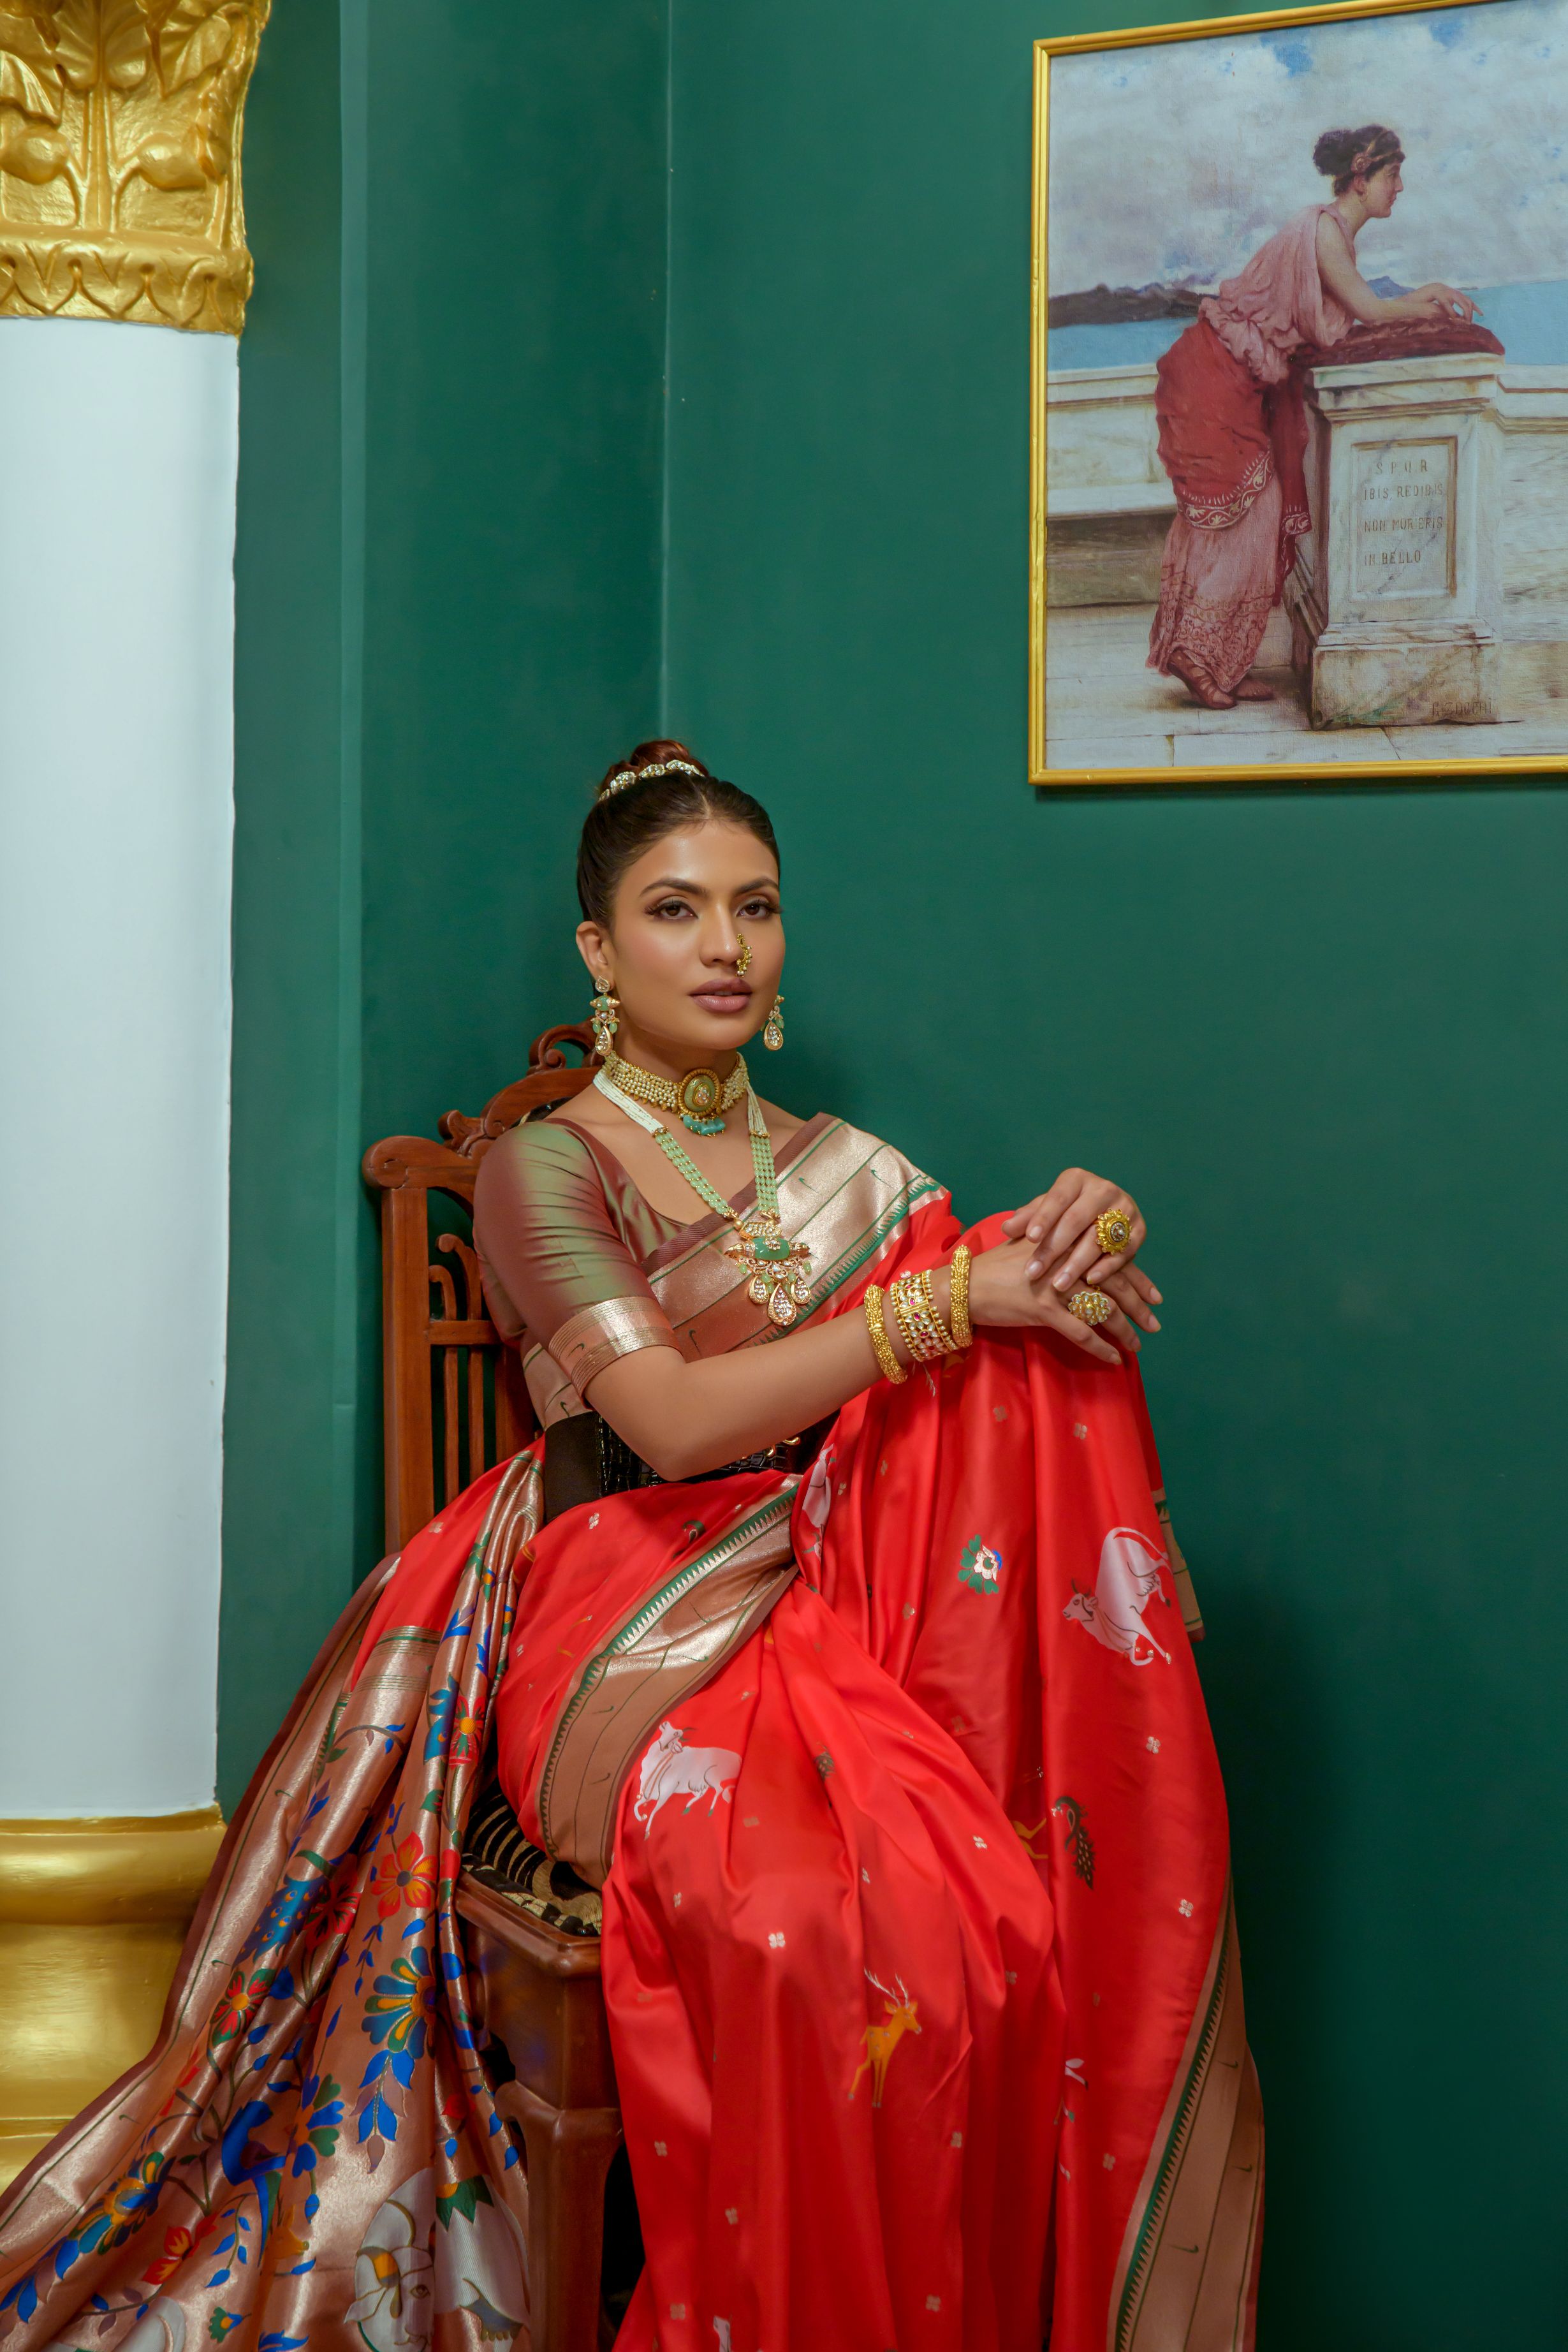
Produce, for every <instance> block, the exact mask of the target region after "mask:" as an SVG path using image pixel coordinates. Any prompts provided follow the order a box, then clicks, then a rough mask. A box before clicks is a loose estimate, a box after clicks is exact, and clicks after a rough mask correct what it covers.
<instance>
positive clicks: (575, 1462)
mask: <svg viewBox="0 0 1568 2352" xmlns="http://www.w3.org/2000/svg"><path fill="white" fill-rule="evenodd" d="M829 1426H830V1424H829V1423H827V1422H822V1423H820V1424H819V1426H818V1427H817V1428H815V1429H812V1430H808V1432H807V1433H806V1434H805V1436H804V1437H789V1438H785V1439H784V1440H783V1442H782V1443H781V1444H778V1445H769V1446H768V1447H767V1448H766V1450H765V1451H764V1452H762V1453H761V1454H743V1455H742V1456H741V1458H740V1460H739V1461H738V1462H724V1463H721V1464H720V1465H719V1467H718V1468H717V1469H716V1470H699V1471H697V1472H696V1473H695V1476H694V1477H693V1478H691V1479H689V1480H688V1479H683V1480H682V1481H681V1484H682V1485H683V1486H686V1485H693V1486H695V1485H698V1484H700V1483H701V1482H702V1481H703V1480H705V1479H708V1478H729V1477H733V1476H734V1475H735V1473H736V1472H737V1470H803V1469H804V1468H805V1467H806V1465H807V1464H808V1463H810V1462H811V1461H813V1460H814V1459H815V1457H816V1454H817V1451H818V1449H819V1447H820V1446H821V1442H822V1440H823V1438H824V1437H825V1436H826V1435H827V1433H828V1429H829ZM666 1483H668V1482H666V1481H665V1480H664V1479H663V1478H661V1477H660V1475H659V1474H658V1472H657V1471H656V1470H655V1469H653V1468H652V1466H651V1465H649V1464H648V1463H646V1462H644V1461H643V1457H642V1455H641V1454H633V1453H632V1448H631V1447H630V1446H629V1445H628V1444H627V1443H626V1441H625V1439H624V1438H623V1437H618V1436H617V1435H616V1433H615V1432H614V1430H612V1428H611V1426H610V1423H608V1422H607V1421H605V1420H604V1419H603V1418H602V1417H601V1415H600V1414H599V1413H597V1412H574V1413H572V1414H571V1415H570V1417H569V1418H568V1419H567V1420H565V1421H557V1422H552V1423H550V1426H549V1429H547V1430H546V1432H545V1517H546V1519H547V1520H548V1519H554V1518H559V1516H560V1514H561V1513H562V1511H570V1509H572V1507H574V1505H576V1504H578V1503H596V1502H600V1501H601V1500H602V1499H603V1497H604V1496H606V1495H626V1494H630V1493H631V1491H632V1488H633V1487H634V1486H664V1485H665V1484H666Z"/></svg>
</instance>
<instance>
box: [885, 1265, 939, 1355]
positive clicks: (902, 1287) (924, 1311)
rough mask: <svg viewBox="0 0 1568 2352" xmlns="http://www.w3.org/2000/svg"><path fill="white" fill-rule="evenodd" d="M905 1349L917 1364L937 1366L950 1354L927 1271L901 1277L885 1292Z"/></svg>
mask: <svg viewBox="0 0 1568 2352" xmlns="http://www.w3.org/2000/svg"><path fill="white" fill-rule="evenodd" d="M888 1297H890V1298H891V1299H892V1301H893V1311H894V1314H895V1315H896V1316H897V1318H898V1328H899V1329H900V1331H901V1332H902V1333H903V1334H904V1346H905V1347H906V1348H907V1349H909V1352H910V1354H911V1355H912V1356H913V1357H914V1359H915V1362H916V1363H917V1364H937V1363H940V1362H941V1360H942V1359H943V1357H944V1356H946V1355H948V1354H950V1353H951V1352H952V1346H953V1343H952V1341H951V1339H949V1338H948V1337H947V1332H946V1328H945V1326H944V1324H943V1321H942V1318H941V1317H940V1316H939V1315H938V1314H937V1312H936V1301H935V1299H934V1298H933V1297H932V1295H931V1276H930V1274H929V1272H923V1273H919V1274H901V1275H899V1276H898V1277H897V1278H896V1280H895V1281H894V1283H893V1285H892V1286H891V1287H890V1289H889V1291H888Z"/></svg>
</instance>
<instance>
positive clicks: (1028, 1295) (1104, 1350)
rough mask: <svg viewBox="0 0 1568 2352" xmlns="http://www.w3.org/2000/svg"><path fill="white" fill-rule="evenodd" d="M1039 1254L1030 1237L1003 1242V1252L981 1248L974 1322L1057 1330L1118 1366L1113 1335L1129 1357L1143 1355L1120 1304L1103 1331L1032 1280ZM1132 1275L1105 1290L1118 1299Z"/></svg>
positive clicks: (972, 1275) (974, 1278)
mask: <svg viewBox="0 0 1568 2352" xmlns="http://www.w3.org/2000/svg"><path fill="white" fill-rule="evenodd" d="M1035 1254H1036V1244H1034V1243H1033V1242H1031V1241H1030V1240H1029V1238H1028V1237H1027V1235H1026V1236H1025V1238H1024V1239H1023V1240H1022V1241H1017V1242H1003V1243H1002V1244H1001V1245H1000V1247H999V1248H997V1249H988V1250H982V1251H981V1253H980V1255H978V1256H977V1258H976V1259H975V1261H974V1263H973V1265H972V1266H971V1268H970V1271H969V1320H970V1321H971V1323H974V1324H976V1325H977V1326H979V1327H982V1328H983V1327H984V1326H986V1325H992V1326H995V1327H998V1328H1004V1329H1005V1328H1017V1327H1019V1325H1023V1326H1027V1327H1030V1328H1033V1329H1036V1330H1040V1329H1042V1328H1043V1329H1044V1330H1047V1331H1054V1332H1056V1333H1057V1334H1058V1335H1059V1337H1061V1339H1071V1342H1072V1344H1073V1346H1074V1347H1075V1348H1082V1350H1083V1352H1084V1354H1085V1355H1086V1356H1092V1357H1093V1359H1094V1360H1095V1362H1096V1363H1101V1364H1119V1363H1120V1362H1121V1360H1122V1358H1121V1353H1120V1351H1119V1350H1118V1349H1116V1348H1114V1347H1113V1346H1112V1344H1111V1340H1110V1339H1109V1337H1108V1336H1107V1335H1108V1334H1109V1333H1112V1332H1114V1334H1115V1336H1116V1338H1117V1339H1119V1340H1120V1341H1121V1343H1122V1347H1123V1348H1124V1349H1126V1351H1127V1353H1128V1354H1129V1355H1133V1356H1135V1355H1136V1354H1137V1352H1138V1335H1137V1333H1136V1332H1135V1331H1134V1328H1133V1326H1132V1324H1131V1323H1130V1322H1129V1321H1128V1319H1127V1317H1126V1315H1125V1314H1124V1311H1123V1308H1122V1307H1121V1306H1120V1305H1119V1304H1118V1305H1116V1306H1114V1307H1113V1309H1112V1312H1111V1314H1110V1316H1109V1317H1108V1318H1106V1320H1105V1321H1104V1322H1103V1323H1102V1324H1101V1325H1100V1327H1099V1328H1098V1329H1094V1328H1092V1327H1091V1326H1090V1325H1089V1324H1087V1323H1082V1322H1080V1321H1079V1319H1078V1317H1077V1316H1076V1315H1073V1314H1071V1313H1070V1312H1069V1310H1068V1305H1067V1301H1066V1299H1065V1298H1064V1297H1062V1295H1061V1291H1060V1290H1057V1289H1056V1288H1055V1287H1054V1286H1052V1285H1051V1283H1049V1282H1038V1281H1037V1282H1031V1281H1030V1278H1029V1268H1030V1265H1031V1264H1032V1262H1033V1260H1034V1257H1035ZM1131 1278H1132V1277H1131V1274H1130V1273H1125V1274H1124V1273H1120V1272H1119V1273H1116V1274H1114V1275H1110V1276H1107V1277H1106V1279H1105V1280H1104V1282H1103V1283H1102V1284H1101V1285H1100V1287H1101V1288H1102V1289H1103V1291H1104V1292H1105V1293H1106V1295H1107V1297H1111V1298H1113V1299H1114V1298H1115V1296H1116V1293H1117V1291H1118V1290H1119V1289H1120V1288H1122V1287H1123V1286H1124V1285H1125V1284H1127V1283H1128V1282H1129V1281H1130V1280H1131Z"/></svg>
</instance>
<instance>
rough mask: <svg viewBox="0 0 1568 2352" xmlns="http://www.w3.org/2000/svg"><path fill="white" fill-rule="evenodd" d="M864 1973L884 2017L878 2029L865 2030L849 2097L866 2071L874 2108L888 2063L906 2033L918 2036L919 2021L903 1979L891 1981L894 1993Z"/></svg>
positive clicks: (857, 2088) (884, 2078) (880, 2101)
mask: <svg viewBox="0 0 1568 2352" xmlns="http://www.w3.org/2000/svg"><path fill="white" fill-rule="evenodd" d="M865 1973H866V1981H867V1982H868V1984H873V1985H875V1987H876V1989H877V1990H878V1992H879V1993H881V1995H882V1997H883V2000H885V2001H886V2003H887V2015H886V2016H885V2017H884V2018H883V2021H882V2022H881V2023H880V2024H879V2025H868V2026H867V2027H866V2030H865V2056H864V2057H863V2058H862V2060H861V2063H860V2064H859V2065H858V2066H857V2067H856V2068H855V2078H854V2081H853V2082H852V2084H850V2096H851V2098H853V2097H854V2095H855V2093H856V2092H857V2091H858V2090H859V2088H860V2079H861V2076H862V2074H865V2073H866V2072H867V2071H868V2069H869V2071H870V2074H871V2103H872V2105H873V2107H880V2106H881V2105H882V2093H883V2084H885V2082H886V2081H887V2069H888V2063H889V2061H890V2060H891V2058H892V2056H893V2053H894V2051H895V2050H896V2049H897V2047H898V2045H899V2043H900V2042H902V2041H903V2039H904V2035H905V2034H906V2033H918V2032H919V2031H920V2018H919V2014H918V2012H917V2011H916V2009H915V2003H914V2001H912V2000H910V1998H909V1988H908V1986H907V1985H906V1984H905V1983H904V1979H903V1978H902V1977H895V1978H894V1984H896V1985H897V1987H898V1990H897V1991H896V1992H893V1991H891V1990H889V1988H888V1987H887V1986H886V1985H884V1984H883V1980H882V1979H881V1978H880V1977H873V1975H872V1972H871V1970H870V1969H867V1970H866V1972H865Z"/></svg>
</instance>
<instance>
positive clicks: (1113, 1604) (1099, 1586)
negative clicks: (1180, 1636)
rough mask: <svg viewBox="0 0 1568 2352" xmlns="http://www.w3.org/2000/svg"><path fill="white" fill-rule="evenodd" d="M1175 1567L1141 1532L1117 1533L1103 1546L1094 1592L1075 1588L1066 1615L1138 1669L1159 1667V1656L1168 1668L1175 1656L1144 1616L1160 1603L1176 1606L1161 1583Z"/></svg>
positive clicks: (1115, 1531) (1111, 1533) (1129, 1530)
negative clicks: (1165, 1573) (1164, 1574)
mask: <svg viewBox="0 0 1568 2352" xmlns="http://www.w3.org/2000/svg"><path fill="white" fill-rule="evenodd" d="M1169 1566H1170V1555H1169V1554H1168V1552H1163V1551H1161V1550H1160V1549H1159V1547H1158V1545H1157V1544H1154V1543H1151V1542H1150V1540H1149V1538H1148V1537H1147V1536H1141V1535H1140V1534H1139V1533H1138V1530H1137V1528H1112V1530H1111V1532H1110V1534H1109V1535H1108V1536H1107V1537H1106V1538H1105V1540H1104V1542H1103V1544H1102V1545H1101V1547H1100V1573H1099V1575H1098V1576H1097V1577H1096V1578H1095V1580H1094V1590H1093V1591H1092V1592H1083V1591H1080V1590H1079V1588H1078V1586H1077V1585H1074V1586H1073V1588H1072V1598H1071V1601H1069V1602H1068V1604H1067V1606H1066V1608H1065V1609H1064V1610H1063V1611H1062V1612H1061V1613H1062V1615H1063V1616H1064V1617H1070V1618H1071V1619H1072V1620H1073V1622H1075V1623H1076V1624H1079V1625H1082V1626H1083V1627H1084V1629H1085V1630H1086V1631H1087V1632H1088V1633H1092V1634H1093V1636H1094V1639H1095V1640H1096V1641H1097V1642H1103V1643H1104V1645H1105V1647H1106V1649H1108V1650H1114V1651H1115V1653H1116V1654H1117V1655H1118V1656H1119V1657H1124V1658H1125V1659H1127V1660H1128V1661H1129V1663H1130V1664H1133V1665H1134V1666H1149V1665H1153V1664H1154V1662H1155V1658H1156V1657H1160V1658H1164V1660H1165V1662H1166V1665H1167V1666H1168V1665H1169V1664H1170V1662H1171V1661H1170V1652H1169V1651H1168V1650H1162V1649H1161V1647H1160V1645H1159V1643H1157V1642H1156V1641H1155V1637H1154V1635H1153V1634H1152V1633H1150V1631H1149V1629H1148V1627H1147V1626H1146V1625H1145V1622H1144V1612H1145V1609H1146V1608H1147V1607H1148V1605H1149V1603H1150V1601H1155V1600H1159V1601H1164V1602H1165V1605H1166V1608H1167V1609H1168V1608H1169V1607H1170V1605H1171V1601H1170V1595H1169V1593H1168V1592H1167V1591H1166V1589H1165V1586H1164V1585H1163V1584H1162V1582H1161V1581H1160V1570H1162V1569H1166V1568H1168V1567H1169Z"/></svg>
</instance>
